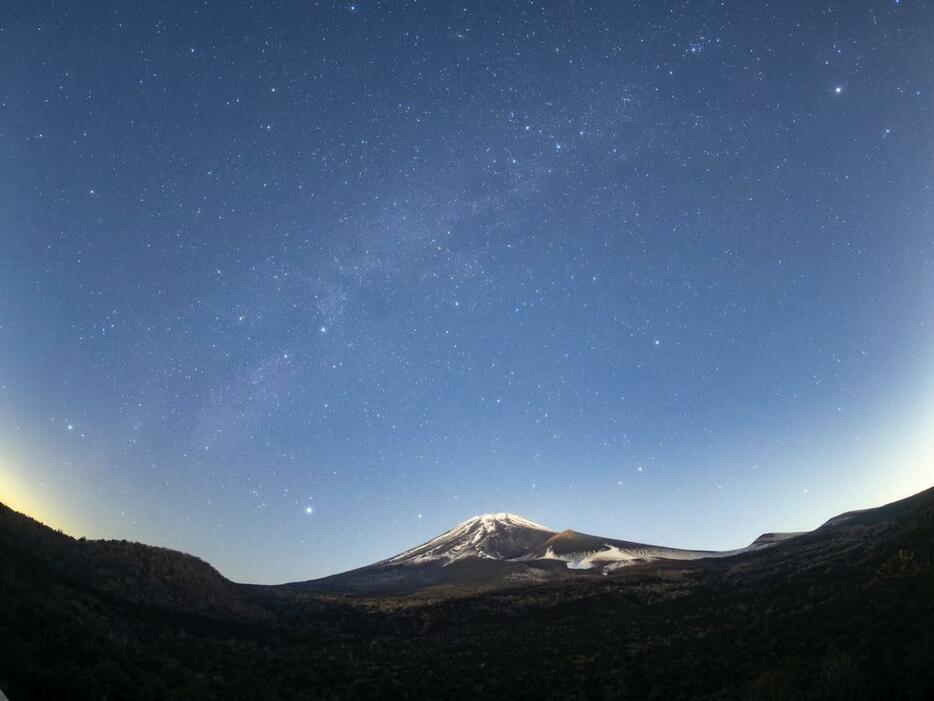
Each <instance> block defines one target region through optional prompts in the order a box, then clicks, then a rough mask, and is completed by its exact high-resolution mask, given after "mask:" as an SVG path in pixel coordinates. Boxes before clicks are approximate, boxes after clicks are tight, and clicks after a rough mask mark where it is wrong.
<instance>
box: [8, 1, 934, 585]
mask: <svg viewBox="0 0 934 701" xmlns="http://www.w3.org/2000/svg"><path fill="white" fill-rule="evenodd" d="M932 36H934V6H932V5H930V4H929V3H925V2H920V1H911V0H902V1H901V2H897V1H894V0H885V1H883V0H879V1H874V2H864V1H856V0H846V1H845V2H820V3H818V2H812V1H810V0H808V1H807V2H761V1H750V2H746V1H745V0H744V1H742V2H729V1H727V2H607V3H591V2H581V1H576V2H536V1H523V2H495V3H494V2H475V1H473V0H470V1H467V2H459V3H440V2H439V3H434V2H427V1H420V2H410V1H403V0H392V1H383V2H380V1H378V0H359V2H333V3H332V2H281V3H279V2H270V3H265V2H262V3H246V2H230V3H219V2H198V3H193V2H176V3H172V2H143V3H123V2H113V3H109V2H85V3H51V2H36V1H31V2H19V3H17V2H13V3H4V7H3V8H2V9H0V501H3V502H5V503H7V504H9V505H10V506H12V507H14V508H17V509H20V510H23V511H26V512H27V513H29V514H31V515H34V516H36V517H37V518H40V519H42V520H43V521H45V522H47V523H50V524H51V525H53V526H55V527H58V528H62V529H64V530H65V531H67V532H69V533H73V534H75V535H85V536H88V537H109V538H126V539H132V540H140V541H143V542H147V543H151V544H157V545H165V546H168V547H172V548H176V549H180V550H183V551H186V552H191V553H194V554H196V555H199V556H200V557H202V558H204V559H206V560H208V561H210V562H211V563H212V564H214V565H215V566H217V567H218V568H219V569H220V570H221V572H222V573H224V574H225V575H227V576H230V577H232V578H234V579H237V580H241V581H253V582H282V581H289V580H300V579H309V578H311V577H315V576H322V575H326V574H329V573H334V572H338V571H341V570H344V569H347V568H350V567H354V566H359V565H363V564H366V563H368V562H372V561H375V560H378V559H381V558H383V557H387V556H389V555H391V554H394V553H396V552H399V551H401V550H403V549H405V548H407V547H410V546H412V545H415V544H416V543H419V542H422V541H424V540H427V539H428V538H429V537H432V536H434V535H436V534H437V533H439V532H441V531H443V530H445V529H447V528H449V527H451V526H453V525H454V524H455V523H457V522H458V521H460V520H463V519H465V518H468V517H470V516H472V515H473V514H476V513H482V512H490V511H511V512H515V513H519V514H521V515H523V516H525V517H527V518H530V519H533V520H535V521H539V522H542V523H545V524H547V525H549V526H551V527H554V528H557V529H562V528H568V527H573V528H575V529H577V530H582V531H585V532H591V533H599V534H601V535H606V536H610V537H617V538H626V539H631V540H642V541H647V542H653V543H660V544H666V545H674V546H682V547H704V548H731V547H738V546H741V545H744V544H746V543H748V542H749V541H751V540H752V539H753V538H755V537H756V536H757V535H759V534H760V533H762V532H764V531H769V530H800V529H804V528H813V527H815V526H817V525H819V524H820V523H821V522H822V521H823V520H825V519H826V518H828V517H830V516H832V515H834V514H836V513H839V512H842V511H845V510H848V509H850V508H857V507H865V506H872V505H877V504H881V503H884V502H886V501H890V500H892V499H895V498H898V497H901V496H906V495H908V494H910V493H913V492H916V491H919V490H920V489H922V488H925V487H928V486H930V485H931V484H932V483H934V435H932V433H934V432H932V426H934V327H932V320H934V286H932V283H934V219H932V214H934V191H932V182H934V44H932V43H931V37H932Z"/></svg>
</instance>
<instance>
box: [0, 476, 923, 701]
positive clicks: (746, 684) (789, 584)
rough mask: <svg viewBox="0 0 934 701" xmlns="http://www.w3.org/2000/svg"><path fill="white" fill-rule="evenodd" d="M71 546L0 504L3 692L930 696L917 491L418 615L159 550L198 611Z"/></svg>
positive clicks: (402, 602) (133, 559)
mask: <svg viewBox="0 0 934 701" xmlns="http://www.w3.org/2000/svg"><path fill="white" fill-rule="evenodd" d="M554 535H559V534H554ZM766 540H772V541H775V540H780V539H778V538H775V537H766ZM88 545H90V546H91V547H90V548H88V549H86V548H85V546H84V545H82V544H81V543H80V541H75V540H74V539H71V538H68V537H67V536H64V535H62V534H59V533H55V532H54V531H52V530H50V529H48V528H46V527H44V526H42V525H41V524H38V523H36V522H34V521H32V520H31V519H28V518H26V517H23V516H21V515H19V514H14V513H13V512H10V511H9V510H5V509H0V689H2V690H3V691H4V692H5V693H6V694H7V695H8V696H9V698H11V699H14V700H15V701H29V700H30V699H65V698H67V699H71V700H82V699H102V698H108V699H153V701H155V699H165V698H198V699H229V698H283V699H287V698H296V699H307V698H360V699H371V698H400V697H407V698H530V697H534V698H593V697H609V698H623V699H642V698H710V699H714V698H716V699H725V698H752V699H778V698H802V699H811V698H813V699H818V698H822V699H828V698H848V699H849V698H853V699H859V698H863V699H869V698H906V699H909V698H917V699H921V698H932V697H934V696H932V695H934V489H931V490H927V491H926V492H923V493H921V494H918V495H916V496H914V497H911V498H909V499H904V500H902V501H899V502H895V503H893V504H889V505H886V506H884V507H880V508H877V509H869V510H866V511H863V512H858V513H851V514H849V515H847V518H844V519H837V518H835V519H831V520H830V521H828V522H827V523H825V524H824V525H823V526H821V527H820V528H818V529H817V530H815V531H813V532H810V533H805V534H802V535H800V536H797V537H794V538H786V539H784V540H780V542H777V544H775V545H774V546H773V547H767V548H761V549H750V550H748V551H747V552H744V553H742V554H740V555H737V556H735V557H725V558H700V559H696V560H674V559H663V560H656V561H653V562H650V563H647V564H635V565H633V566H631V567H623V568H620V569H618V570H616V571H614V572H613V573H612V574H611V575H610V576H606V577H603V576H593V575H591V574H587V573H586V572H584V573H580V572H577V571H572V570H567V568H566V567H565V563H564V562H562V561H557V560H551V561H548V560H537V561H533V562H529V563H523V562H514V561H500V560H493V559H490V558H485V557H470V558H463V559H460V560H456V561H454V562H451V563H450V564H447V565H444V564H441V563H440V562H428V563H422V564H415V565H408V566H411V567H415V568H421V567H436V568H438V569H439V570H442V571H450V570H455V571H456V570H457V569H458V568H462V567H467V568H473V567H477V566H479V567H480V568H486V567H490V566H493V567H497V566H500V565H505V566H506V567H521V568H530V569H534V568H535V567H537V566H540V565H542V566H544V567H545V568H546V569H545V570H543V571H547V572H550V570H548V569H547V568H549V567H550V568H555V571H556V572H561V571H563V573H564V574H563V575H562V576H561V577H555V578H549V579H546V580H545V581H543V582H541V583H530V584H528V585H527V586H523V587H504V588H499V589H497V590H496V591H489V592H486V593H483V594H481V595H477V596H469V597H448V598H434V599H429V600H424V599H422V600H419V599H413V598H409V597H404V598H393V599H381V598H353V597H332V596H327V597H321V596H317V595H315V594H313V593H309V592H300V591H292V590H289V589H287V588H281V587H247V586H241V585H235V584H232V583H229V582H227V581H226V580H224V579H223V578H222V577H220V575H217V574H216V573H215V572H214V571H213V570H211V569H210V568H208V567H207V565H204V563H201V564H198V563H200V561H197V560H195V559H194V558H190V559H189V556H184V555H181V554H180V553H172V552H171V551H164V552H165V557H167V558H169V559H170V560H174V559H175V558H176V557H177V558H178V560H177V562H178V563H179V567H180V568H181V569H180V570H176V569H174V567H172V568H168V569H167V570H166V572H178V571H180V572H181V573H185V572H188V570H189V568H190V569H191V570H193V571H192V572H191V573H190V576H191V577H192V580H193V581H198V582H199V585H198V586H201V585H202V584H203V585H205V586H207V587H208V588H209V591H210V590H212V588H213V587H216V586H219V587H220V588H221V590H223V591H224V592H226V594H225V598H226V597H227V596H229V597H231V599H232V600H233V603H234V605H229V606H226V607H218V606H215V607H208V606H207V605H206V602H205V601H203V600H202V598H201V597H202V593H201V592H200V591H199V589H198V587H192V588H188V587H186V586H181V585H180V584H179V583H177V582H174V580H173V579H172V578H170V577H166V576H163V575H162V574H160V573H159V572H156V571H154V570H153V569H152V568H144V567H142V566H138V565H139V563H140V562H142V561H144V560H145V559H146V558H147V557H149V556H150V555H152V553H149V552H147V551H146V550H145V547H146V546H138V548H139V549H137V548H126V549H120V550H119V551H118V552H119V553H120V554H121V557H122V558H124V559H125V562H124V563H122V564H121V565H120V566H119V567H116V568H115V569H111V568H110V567H108V566H107V565H106V563H107V558H104V559H98V555H97V554H96V551H95V545H94V544H88ZM574 547H578V546H576V545H575V546H574ZM154 550H161V549H154ZM140 556H141V557H142V559H141V560H138V559H137V558H139V557H140ZM85 557H87V560H88V564H87V565H82V564H81V560H82V558H85ZM205 568H207V569H205ZM133 570H138V571H137V572H136V573H135V574H134V575H133V576H132V577H130V578H129V579H127V578H124V577H122V576H118V577H116V578H113V577H112V576H111V575H110V574H109V573H111V572H115V571H116V572H120V571H133ZM523 571H525V570H523ZM196 573H200V574H196ZM188 577H189V575H185V574H183V576H182V579H187V578H188ZM216 577H220V581H217V580H216ZM149 579H155V580H156V581H155V582H154V583H146V582H145V581H144V580H149ZM114 580H115V581H116V582H117V584H114ZM126 581H130V582H135V583H136V584H135V585H133V586H126V585H125V584H120V582H126ZM212 582H213V583H212ZM153 591H157V592H160V591H161V592H166V591H168V592H172V595H171V596H168V595H166V596H162V595H160V596H151V595H141V594H140V592H153ZM213 596H214V595H211V597H213ZM203 611H210V613H209V614H205V613H202V612H203ZM224 611H226V613H225V612H224Z"/></svg>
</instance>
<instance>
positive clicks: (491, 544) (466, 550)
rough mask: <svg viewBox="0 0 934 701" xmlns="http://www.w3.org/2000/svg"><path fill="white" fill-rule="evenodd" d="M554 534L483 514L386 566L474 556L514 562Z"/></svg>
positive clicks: (517, 520) (516, 520) (529, 524)
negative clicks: (513, 560)
mask: <svg viewBox="0 0 934 701" xmlns="http://www.w3.org/2000/svg"><path fill="white" fill-rule="evenodd" d="M554 534H555V531H553V530H552V529H550V528H547V527H545V526H542V525H541V524H538V523H535V522H534V521H529V520H528V519H525V518H522V517H521V516H516V515H515V514H508V513H498V514H481V515H479V516H474V517H473V518H469V519H467V520H466V521H461V522H460V523H458V524H457V525H456V526H454V528H452V529H451V530H449V531H445V532H444V533H442V534H441V535H439V536H438V537H437V538H432V539H431V540H429V541H428V542H427V543H423V544H422V545H419V546H417V547H415V548H412V549H411V550H406V551H405V552H404V553H401V554H399V555H396V556H395V557H391V558H389V559H388V560H384V561H383V563H384V564H394V565H402V564H421V563H427V562H442V563H445V564H446V563H451V562H454V561H456V560H463V559H465V558H474V557H478V558H489V559H493V560H512V559H514V558H518V557H522V556H524V555H526V554H528V553H529V552H531V551H533V550H535V549H537V548H539V547H540V546H541V545H543V544H544V543H545V541H547V540H548V539H549V538H551V537H552V536H553V535H554Z"/></svg>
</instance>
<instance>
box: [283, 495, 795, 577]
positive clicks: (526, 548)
mask: <svg viewBox="0 0 934 701" xmlns="http://www.w3.org/2000/svg"><path fill="white" fill-rule="evenodd" d="M798 535H800V534H799V533H766V534H764V535H762V536H760V537H759V538H757V539H756V540H755V541H753V542H752V543H751V544H750V545H748V546H746V547H745V548H740V549H738V550H729V551H712V550H683V549H679V548H669V547H665V546H660V545H648V544H645V543H635V542H631V541H626V540H617V539H613V538H604V537H602V536H595V535H588V534H586V533H579V532H577V531H573V530H564V531H560V532H558V531H556V530H554V529H552V528H548V527H547V526H543V525H541V524H539V523H535V522H534V521H530V520H528V519H526V518H523V517H522V516H517V515H516V514H511V513H505V512H503V513H490V514H481V515H478V516H474V517H472V518H469V519H467V520H466V521H462V522H461V523H459V524H457V525H456V526H454V528H452V529H450V530H449V531H445V532H444V533H442V534H441V535H439V536H437V537H435V538H432V539H431V540H429V541H427V542H426V543H422V544H421V545H418V546H416V547H414V548H411V549H409V550H406V551H404V552H402V553H399V554H398V555H394V556H393V557H390V558H387V559H385V560H381V561H379V562H376V563H374V564H372V565H367V566H365V567H361V568H358V569H355V570H350V571H349V572H343V573H341V574H336V575H331V576H329V577H324V578H322V579H316V580H311V581H307V582H296V583H294V584H288V585H285V586H286V587H288V588H290V589H298V590H308V591H319V592H334V593H355V594H403V593H412V592H416V591H420V590H426V589H431V588H435V587H452V586H455V587H456V586H467V587H489V586H507V585H510V584H521V583H534V582H536V581H546V580H550V579H557V578H562V577H570V576H581V575H587V574H589V575H608V574H610V573H611V572H613V571H615V570H618V569H620V568H623V567H630V566H633V565H647V564H649V563H658V562H665V561H678V560H680V561H684V560H700V559H704V558H725V557H732V556H736V555H740V554H742V553H746V552H751V551H755V550H762V549H764V548H769V547H772V546H774V545H777V544H779V543H782V542H784V541H787V540H789V539H791V538H794V537H795V536H798Z"/></svg>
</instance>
